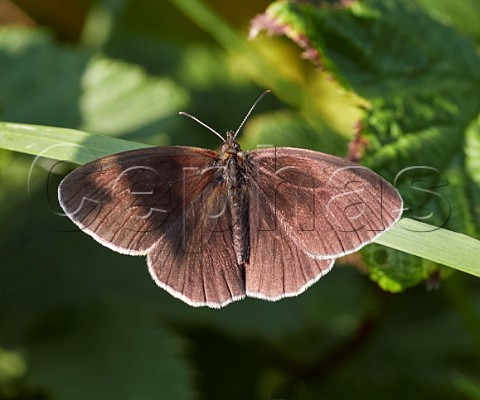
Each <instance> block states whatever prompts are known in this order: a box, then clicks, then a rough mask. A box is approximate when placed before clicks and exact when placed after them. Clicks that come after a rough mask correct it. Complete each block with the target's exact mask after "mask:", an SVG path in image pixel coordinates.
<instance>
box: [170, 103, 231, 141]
mask: <svg viewBox="0 0 480 400" xmlns="http://www.w3.org/2000/svg"><path fill="white" fill-rule="evenodd" d="M179 114H180V115H185V116H186V117H188V118H191V119H193V120H194V121H196V122H198V123H199V124H200V125H202V126H204V127H205V128H207V129H209V130H210V131H212V132H213V133H214V134H215V135H217V136H218V137H219V138H220V139H222V142H224V143H225V139H224V138H223V137H222V135H220V134H219V133H218V132H217V131H216V130H215V129H213V128H210V127H209V126H208V125H207V124H206V123H205V122H202V121H200V120H199V119H198V118H197V117H194V116H193V115H191V114H189V113H186V112H183V111H180V112H179Z"/></svg>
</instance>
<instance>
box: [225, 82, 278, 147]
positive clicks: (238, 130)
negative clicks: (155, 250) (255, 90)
mask: <svg viewBox="0 0 480 400" xmlns="http://www.w3.org/2000/svg"><path fill="white" fill-rule="evenodd" d="M270 92H271V90H270V89H267V90H265V91H264V92H263V93H262V94H261V95H260V96H259V97H258V99H257V100H256V101H255V103H253V106H251V107H250V110H249V111H248V113H247V115H245V118H244V119H243V121H242V123H241V124H240V126H239V127H238V129H237V130H236V131H235V135H233V138H234V139H235V138H236V137H237V135H238V132H240V129H242V127H243V125H244V124H245V122H246V121H247V119H248V117H249V116H250V114H251V113H252V111H253V109H254V108H255V106H256V105H257V104H258V103H259V102H260V100H262V98H263V96H265V95H266V94H268V93H270Z"/></svg>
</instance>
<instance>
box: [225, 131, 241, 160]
mask: <svg viewBox="0 0 480 400" xmlns="http://www.w3.org/2000/svg"><path fill="white" fill-rule="evenodd" d="M241 151H242V149H241V147H240V145H239V144H238V143H237V142H236V141H235V132H233V131H228V132H227V140H225V143H224V144H223V146H222V153H223V154H226V155H228V156H231V155H237V154H238V153H240V152H241Z"/></svg>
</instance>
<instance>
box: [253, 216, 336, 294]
mask: <svg viewBox="0 0 480 400" xmlns="http://www.w3.org/2000/svg"><path fill="white" fill-rule="evenodd" d="M252 211H253V213H254V214H256V212H257V211H260V210H259V209H258V208H257V207H252V208H251V212H252ZM252 217H253V218H255V216H252ZM253 218H252V219H253ZM334 262H335V260H334V259H331V260H315V259H314V258H311V257H309V256H307V254H306V253H305V252H304V251H302V249H300V248H299V247H298V246H297V245H296V244H295V243H294V242H293V241H292V240H291V239H290V238H289V237H288V236H285V235H284V234H282V232H281V231H279V230H277V231H258V232H256V234H252V235H251V253H250V260H249V263H248V264H247V265H246V266H245V278H246V294H247V296H249V297H257V298H261V299H266V300H271V301H276V300H279V299H281V298H284V297H292V296H297V295H299V294H300V293H302V292H303V291H305V290H306V289H307V288H308V287H310V286H311V285H313V284H314V283H315V282H317V281H318V280H319V279H320V278H321V277H322V276H324V275H325V274H326V273H327V272H328V271H330V270H331V268H332V267H333V264H334Z"/></svg>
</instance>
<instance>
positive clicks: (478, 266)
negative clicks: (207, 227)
mask: <svg viewBox="0 0 480 400" xmlns="http://www.w3.org/2000/svg"><path fill="white" fill-rule="evenodd" d="M145 147H149V146H148V145H145V144H142V143H136V142H130V141H127V140H122V139H115V138H112V137H106V136H98V135H93V134H90V133H87V132H80V131H76V130H73V129H65V128H52V127H47V126H38V125H26V124H14V123H6V122H0V148H5V149H8V150H13V151H18V152H22V153H27V154H33V155H37V156H43V157H48V158H53V159H58V160H64V161H70V162H74V163H77V164H83V163H86V162H88V161H92V160H94V159H96V158H98V157H102V156H105V155H108V154H114V153H118V152H121V151H127V150H134V149H140V148H145ZM376 242H377V243H379V244H382V245H384V246H388V247H391V248H394V249H397V250H400V251H403V252H406V253H410V254H413V255H415V256H419V257H422V258H425V259H428V260H431V261H434V262H437V263H440V264H443V265H446V266H449V267H452V268H455V269H458V270H460V271H463V272H466V273H468V274H472V275H475V276H478V277H480V261H479V258H478V254H480V241H479V240H475V239H473V238H471V237H469V236H466V235H463V234H460V233H456V232H452V231H448V230H446V229H437V228H436V227H434V226H431V225H428V224H424V223H422V222H418V221H415V220H411V219H407V218H404V219H402V220H401V221H400V222H398V223H397V224H396V225H395V226H394V227H393V228H392V229H391V230H389V231H388V232H386V233H385V234H384V235H383V236H382V237H380V238H379V239H377V240H376Z"/></svg>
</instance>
